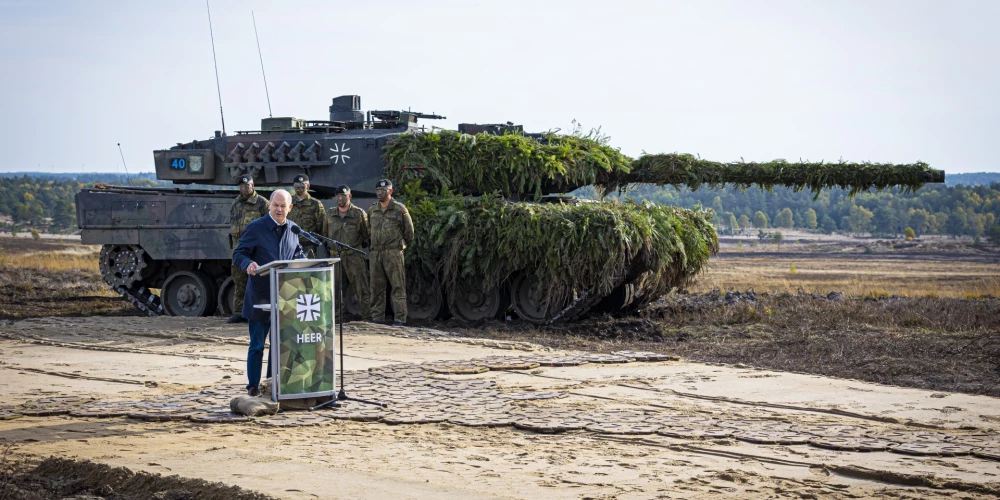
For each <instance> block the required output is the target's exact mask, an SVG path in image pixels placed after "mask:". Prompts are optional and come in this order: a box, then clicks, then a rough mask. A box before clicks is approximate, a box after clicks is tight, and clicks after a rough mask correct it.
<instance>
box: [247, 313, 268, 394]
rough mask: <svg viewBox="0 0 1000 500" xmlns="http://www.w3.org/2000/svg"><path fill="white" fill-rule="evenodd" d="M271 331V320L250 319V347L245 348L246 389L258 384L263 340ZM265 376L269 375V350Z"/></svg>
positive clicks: (262, 358)
mask: <svg viewBox="0 0 1000 500" xmlns="http://www.w3.org/2000/svg"><path fill="white" fill-rule="evenodd" d="M270 331H271V321H270V320H268V321H254V320H250V349H248V350H247V389H249V388H251V387H257V386H259V385H260V370H261V365H262V363H263V361H264V341H265V340H267V334H268V332H270ZM267 354H268V356H267V357H268V363H267V377H266V378H269V377H270V376H271V363H270V359H271V352H270V349H269V350H268V353H267Z"/></svg>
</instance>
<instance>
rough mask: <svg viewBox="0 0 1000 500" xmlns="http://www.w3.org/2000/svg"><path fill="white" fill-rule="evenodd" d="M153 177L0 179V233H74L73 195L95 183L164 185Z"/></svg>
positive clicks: (144, 175)
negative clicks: (2, 219)
mask: <svg viewBox="0 0 1000 500" xmlns="http://www.w3.org/2000/svg"><path fill="white" fill-rule="evenodd" d="M152 177H153V174H151V173H148V174H138V175H133V176H131V177H126V176H124V175H118V174H79V175H65V174H63V175H53V174H47V175H46V174H42V175H38V176H34V175H19V176H11V175H8V176H0V216H6V217H9V218H10V221H9V222H8V221H4V222H2V223H0V229H2V230H5V231H9V230H11V229H15V230H16V229H28V228H33V229H40V230H46V231H49V232H72V231H75V230H76V229H77V219H76V193H78V192H79V191H80V189H82V188H85V187H93V185H94V184H97V183H108V184H115V185H129V184H131V185H133V186H144V187H152V186H158V185H164V184H165V183H161V182H159V181H156V180H155V179H153V178H152Z"/></svg>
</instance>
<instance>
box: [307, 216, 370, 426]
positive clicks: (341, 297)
mask: <svg viewBox="0 0 1000 500" xmlns="http://www.w3.org/2000/svg"><path fill="white" fill-rule="evenodd" d="M302 233H303V234H306V235H309V236H313V237H316V238H321V239H323V240H326V241H327V242H329V243H333V244H334V245H336V246H337V258H338V259H340V261H339V262H338V264H340V273H338V274H339V276H338V277H337V278H338V281H339V282H340V283H339V286H338V287H337V295H338V296H337V303H338V304H340V307H341V309H342V311H341V314H338V315H337V323H338V326H339V328H340V392H339V393H338V394H337V398H336V399H331V400H329V401H327V402H325V403H321V404H318V405H316V406H313V407H312V408H310V410H317V409H319V408H323V407H324V406H331V405H334V404H335V403H336V402H337V401H347V400H350V401H357V402H359V403H364V404H369V405H375V406H379V407H382V408H387V407H388V406H389V405H387V404H385V403H382V402H379V401H369V400H367V399H358V398H352V397H350V396H348V395H347V391H345V390H344V314H343V311H346V310H347V307H346V305H345V304H344V258H343V257H342V256H341V251H342V250H343V249H347V250H351V251H354V252H357V253H359V254H361V255H363V256H364V257H365V258H366V259H367V258H368V254H367V253H366V252H363V251H361V250H358V249H357V248H354V247H352V246H350V245H347V244H344V243H341V242H339V241H337V240H335V239H332V238H327V237H326V236H323V235H320V234H316V233H310V232H309V231H302ZM336 406H340V405H339V404H337V405H336Z"/></svg>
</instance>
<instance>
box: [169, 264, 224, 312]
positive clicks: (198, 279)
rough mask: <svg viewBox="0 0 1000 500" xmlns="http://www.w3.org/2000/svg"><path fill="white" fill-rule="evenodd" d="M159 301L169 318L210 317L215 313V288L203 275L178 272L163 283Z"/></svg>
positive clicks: (196, 272)
mask: <svg viewBox="0 0 1000 500" xmlns="http://www.w3.org/2000/svg"><path fill="white" fill-rule="evenodd" d="M160 301H161V302H162V304H163V310H164V312H166V313H167V314H168V315H170V316H211V315H212V314H213V313H215V286H214V283H213V282H212V279H211V278H209V277H208V275H206V274H204V273H201V272H198V271H194V272H191V271H178V272H176V273H174V274H171V275H170V277H169V278H167V281H166V282H165V283H163V288H162V289H160Z"/></svg>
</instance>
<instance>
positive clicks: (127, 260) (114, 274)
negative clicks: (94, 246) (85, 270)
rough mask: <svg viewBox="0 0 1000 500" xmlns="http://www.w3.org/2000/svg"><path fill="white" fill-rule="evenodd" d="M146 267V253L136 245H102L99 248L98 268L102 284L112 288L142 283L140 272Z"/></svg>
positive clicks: (128, 286)
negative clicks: (102, 279) (102, 280)
mask: <svg viewBox="0 0 1000 500" xmlns="http://www.w3.org/2000/svg"><path fill="white" fill-rule="evenodd" d="M147 266H148V262H147V259H146V251H145V250H143V249H142V248H140V247H139V246H138V245H104V246H103V247H101V257H100V268H101V277H102V278H104V282H105V283H107V284H109V285H111V287H112V288H118V287H119V286H124V287H125V288H132V285H135V284H137V283H140V282H141V281H142V278H143V276H142V272H143V270H144V269H146V267H147Z"/></svg>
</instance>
